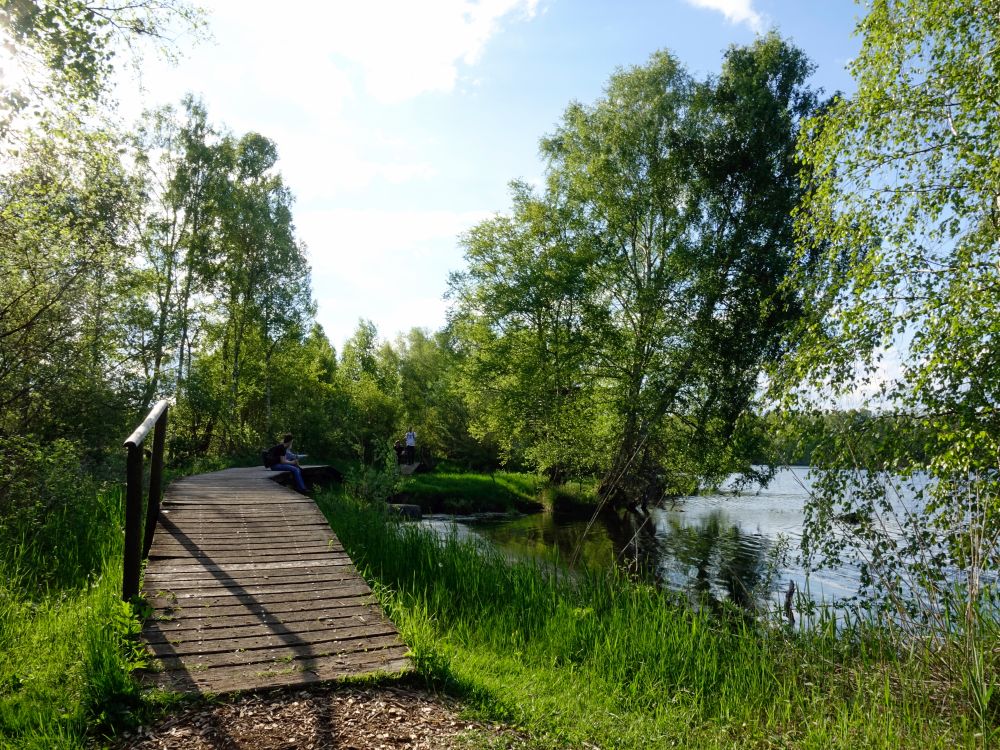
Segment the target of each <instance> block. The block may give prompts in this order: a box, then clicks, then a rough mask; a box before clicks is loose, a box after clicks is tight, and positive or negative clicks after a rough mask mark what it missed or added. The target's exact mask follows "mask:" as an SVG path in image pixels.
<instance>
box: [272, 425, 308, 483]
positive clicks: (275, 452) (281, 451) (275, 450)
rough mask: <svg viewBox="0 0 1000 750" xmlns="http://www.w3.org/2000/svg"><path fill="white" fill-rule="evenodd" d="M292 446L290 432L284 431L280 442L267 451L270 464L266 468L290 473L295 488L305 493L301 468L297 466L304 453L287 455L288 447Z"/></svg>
mask: <svg viewBox="0 0 1000 750" xmlns="http://www.w3.org/2000/svg"><path fill="white" fill-rule="evenodd" d="M291 447H292V433H290V432H288V433H285V436H284V437H283V438H282V440H281V442H280V443H278V444H276V445H274V446H272V447H271V449H270V450H268V452H267V456H268V460H269V463H270V466H269V467H268V468H270V469H271V471H287V472H289V473H290V474H291V475H292V479H293V480H294V481H295V489H296V491H297V492H299V493H300V494H302V495H305V494H307V491H306V483H305V482H304V481H303V479H302V470H301V469H300V468H299V461H298V459H299V458H300V457H301V456H304V455H305V453H301V454H300V453H295V452H291V456H289V449H290V448H291Z"/></svg>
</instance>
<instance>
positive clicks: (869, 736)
mask: <svg viewBox="0 0 1000 750" xmlns="http://www.w3.org/2000/svg"><path fill="white" fill-rule="evenodd" d="M320 504H321V506H322V507H323V508H324V510H325V512H326V513H327V515H328V517H329V518H330V520H331V523H332V525H333V527H334V530H335V531H336V533H337V535H338V536H339V538H340V540H341V541H342V542H343V544H344V545H345V547H346V549H347V550H348V552H349V553H350V554H351V555H352V557H353V559H354V560H355V562H356V563H357V564H358V566H359V568H360V569H361V570H362V571H363V572H364V574H365V575H366V576H367V577H368V579H369V580H370V581H371V582H372V584H373V587H374V588H375V590H376V592H377V593H378V595H379V597H380V598H381V600H382V602H383V605H384V606H385V607H386V609H387V611H388V613H389V615H390V616H391V617H392V619H393V621H394V622H396V624H397V625H398V626H399V628H400V630H401V632H402V635H403V637H404V639H405V640H406V642H407V643H408V644H409V645H410V647H411V649H412V655H413V658H414V661H415V662H416V665H417V667H418V670H419V672H420V674H421V675H423V676H424V677H425V679H427V680H428V681H430V682H432V683H433V684H435V685H437V686H439V687H443V688H445V689H447V690H448V691H450V692H453V693H455V694H457V695H459V696H461V697H462V698H464V699H465V701H466V703H467V704H468V705H469V706H470V707H471V710H473V711H474V713H475V714H476V715H477V716H478V717H480V718H484V719H487V720H491V721H501V722H506V723H510V724H512V725H514V726H517V727H521V728H523V729H525V730H526V731H527V732H528V733H529V734H530V736H531V737H533V738H534V740H533V742H534V743H535V744H537V745H538V746H553V747H587V746H594V745H596V746H599V747H601V748H649V747H719V748H731V747H754V748H773V747H802V748H838V747H839V748H857V747H879V748H900V747H910V748H931V747H942V748H944V747H955V746H957V747H987V746H988V743H989V739H987V738H985V737H983V736H982V735H979V736H977V734H976V731H977V730H976V728H975V725H974V722H973V721H972V720H971V719H967V718H966V717H967V716H968V715H969V713H968V712H967V711H966V710H965V708H964V707H963V705H962V703H961V702H960V701H959V700H957V699H956V698H955V697H954V695H953V694H952V693H951V692H949V690H948V689H947V686H946V685H942V684H941V683H940V681H938V680H936V679H935V678H934V676H933V675H931V674H929V673H927V671H926V670H925V669H924V668H923V667H922V665H921V664H922V663H921V662H920V661H918V660H913V659H909V658H907V657H906V656H905V655H900V654H899V652H898V651H897V650H895V649H892V648H890V646H889V645H888V642H887V641H886V640H884V639H880V638H878V637H876V634H867V635H865V636H863V637H862V636H860V635H859V634H858V632H857V631H853V632H850V633H840V634H838V633H836V631H835V629H833V628H826V629H823V628H820V629H817V630H816V631H813V632H810V633H807V634H793V633H790V632H788V631H787V630H785V629H783V628H780V627H772V626H767V625H764V624H761V623H759V622H757V621H755V620H753V619H750V618H747V617H743V616H740V615H738V614H736V613H731V614H730V615H729V616H725V617H719V616H718V615H712V614H709V613H707V612H696V611H694V610H692V609H691V608H690V607H689V606H687V605H686V603H685V602H683V601H680V600H678V599H677V598H676V597H675V596H673V595H671V594H669V593H666V592H663V591H661V590H658V589H656V588H653V587H650V586H647V585H643V584H639V583H636V582H634V581H631V580H628V579H626V578H625V577H623V576H620V575H616V574H608V573H607V572H604V573H594V572H590V573H587V572H583V573H578V574H574V575H572V576H567V575H564V574H561V573H560V572H559V571H560V570H561V569H560V568H559V567H558V565H557V563H556V562H553V563H552V565H551V567H546V566H545V565H541V564H538V563H534V564H532V563H515V564H511V563H510V562H509V561H508V560H505V559H504V558H503V557H502V556H501V555H500V554H499V553H497V552H495V551H492V550H491V549H489V548H484V547H483V546H482V545H477V544H475V543H470V542H462V541H459V540H458V539H457V538H454V537H453V538H450V539H447V540H445V541H441V540H439V539H437V538H436V537H435V536H434V535H432V534H430V533H428V532H427V531H425V530H422V529H421V528H420V527H418V526H415V525H412V524H405V523H399V522H397V521H394V520H393V519H392V518H390V517H387V516H386V515H385V514H383V513H381V512H379V511H378V510H377V509H375V508H373V507H371V506H367V505H363V504H359V503H356V502H354V501H352V500H350V499H349V498H347V497H345V495H344V494H343V492H338V491H332V492H327V493H325V494H323V495H322V496H321V497H320Z"/></svg>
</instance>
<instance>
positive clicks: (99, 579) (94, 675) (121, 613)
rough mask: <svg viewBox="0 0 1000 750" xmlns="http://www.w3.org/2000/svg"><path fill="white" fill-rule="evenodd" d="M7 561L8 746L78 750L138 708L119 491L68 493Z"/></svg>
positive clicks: (3, 716)
mask: <svg viewBox="0 0 1000 750" xmlns="http://www.w3.org/2000/svg"><path fill="white" fill-rule="evenodd" d="M61 493H62V494H61V497H60V502H58V503H52V504H51V511H50V512H49V513H47V514H46V515H44V516H43V517H37V518H33V519H31V521H32V523H31V525H30V526H28V525H22V526H21V527H20V528H18V527H17V526H15V525H13V524H8V525H7V526H6V527H5V532H6V534H7V540H6V541H7V542H8V543H7V544H5V545H4V546H3V552H2V555H0V746H3V747H25V748H78V747H83V746H84V744H85V743H86V740H87V736H88V734H92V733H93V732H94V731H95V730H98V729H100V728H102V727H108V726H112V725H114V724H117V723H120V722H121V721H123V720H124V719H127V716H128V714H129V713H130V712H131V711H133V710H134V709H135V708H136V707H137V706H138V705H139V697H138V693H137V691H136V689H135V687H134V685H133V683H132V681H131V678H130V677H129V671H130V670H131V669H132V668H133V667H134V666H135V664H136V659H137V651H136V646H135V645H134V644H133V643H132V641H131V640H130V636H131V635H132V634H134V633H135V631H136V630H137V628H138V624H137V621H136V620H135V618H134V617H133V616H132V611H131V605H129V604H126V603H123V602H122V601H121V577H122V534H121V529H122V521H123V507H122V495H121V492H120V491H117V490H108V491H97V490H96V488H95V487H94V486H93V485H92V484H90V483H88V482H85V481H81V482H80V483H78V484H77V485H75V486H73V487H70V486H64V487H62V488H61Z"/></svg>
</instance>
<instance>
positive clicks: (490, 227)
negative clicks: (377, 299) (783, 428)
mask: <svg viewBox="0 0 1000 750" xmlns="http://www.w3.org/2000/svg"><path fill="white" fill-rule="evenodd" d="M810 71H811V68H810V65H809V63H808V61H807V60H806V58H805V56H804V55H803V54H802V52H801V51H799V50H797V49H795V48H794V47H792V46H790V45H788V44H787V43H785V42H784V41H782V40H781V39H780V38H778V37H777V36H776V35H771V36H767V37H764V38H761V39H758V40H757V41H756V42H755V43H754V44H752V45H750V46H748V47H733V48H732V49H730V50H729V51H728V52H727V53H726V55H725V59H724V61H723V66H722V73H721V75H719V76H718V77H717V78H709V79H707V80H705V81H695V80H694V79H692V77H691V76H690V75H689V74H688V73H687V72H686V71H685V70H684V69H683V67H682V66H681V65H680V63H679V62H678V61H677V60H676V59H675V58H673V57H672V56H670V55H669V54H667V53H659V54H656V55H654V56H653V57H652V58H651V60H650V61H649V63H648V64H647V65H645V66H642V67H637V68H633V69H630V70H626V71H621V72H619V73H617V74H615V75H614V76H613V77H612V78H611V81H610V82H609V84H608V86H607V89H606V92H605V95H604V97H602V98H601V99H600V100H599V101H598V102H596V103H595V104H594V105H592V106H585V105H581V104H573V105H571V106H570V107H569V109H568V110H567V111H566V113H565V115H564V116H563V121H562V123H561V124H560V126H559V127H558V128H557V130H556V131H555V132H554V133H553V134H552V135H551V136H549V137H547V138H545V139H544V140H543V141H542V153H543V155H544V156H545V158H546V160H547V164H548V167H547V179H546V186H545V188H544V191H543V192H542V194H540V195H537V194H536V193H535V192H534V191H532V190H531V189H530V188H529V187H527V186H526V185H523V184H520V183H515V184H514V186H513V202H514V211H513V215H512V216H509V217H498V218H495V219H491V220H489V221H486V222H484V223H482V224H480V225H479V226H477V227H475V228H474V229H473V230H472V231H471V232H469V234H468V235H467V236H466V239H465V246H466V259H467V262H468V266H469V268H468V271H466V272H465V273H463V274H460V275H458V276H456V277H455V278H454V280H453V283H452V289H453V294H454V295H455V297H456V300H457V305H456V312H455V316H454V323H453V327H454V330H455V332H456V334H457V335H458V338H459V340H460V342H461V345H462V346H463V349H464V350H465V351H466V352H467V353H468V366H467V368H466V370H465V380H466V384H467V386H466V387H467V389H468V391H469V393H470V394H472V395H470V398H473V399H474V400H475V404H476V407H477V409H476V413H475V417H474V424H475V426H476V429H477V430H478V431H479V433H480V434H493V435H495V436H496V439H497V440H498V442H500V444H501V445H502V446H503V447H504V449H505V451H506V452H507V454H508V455H520V456H523V457H524V459H525V460H527V461H529V462H530V463H532V464H534V465H537V466H539V467H540V468H541V469H543V470H546V471H548V472H549V474H550V475H551V476H553V477H555V478H558V477H562V476H565V475H566V474H567V473H580V472H599V473H600V474H601V475H602V476H603V477H604V479H603V485H602V495H603V497H604V498H605V499H606V500H608V501H610V502H611V503H613V504H615V505H618V504H625V503H630V504H634V503H636V502H638V501H639V500H649V499H654V500H655V499H658V498H659V497H661V496H662V495H663V493H664V492H665V491H666V492H673V493H679V494H685V493H688V492H694V491H697V490H698V488H699V487H700V486H702V485H703V484H704V483H705V482H714V481H718V480H720V479H721V478H723V477H725V476H726V475H728V474H730V473H732V472H734V471H735V472H742V473H744V474H746V475H750V476H758V471H757V469H755V468H754V466H753V465H752V460H753V459H754V458H756V457H757V456H758V455H759V453H760V450H759V449H760V445H759V443H760V437H759V426H758V424H757V421H756V420H755V419H754V417H753V411H752V404H753V401H754V398H755V395H756V393H757V390H758V376H759V374H760V372H761V369H762V367H763V366H765V365H766V364H768V363H774V362H776V361H778V360H779V359H780V358H781V357H782V356H783V354H784V353H785V352H786V351H787V349H788V346H789V343H790V339H789V337H788V336H787V333H788V331H789V329H790V326H791V324H792V323H793V322H794V321H795V320H796V319H797V317H798V314H799V303H798V299H797V298H798V294H797V292H796V291H795V290H794V289H792V288H791V287H790V286H788V285H785V284H784V283H783V282H784V281H785V279H786V278H787V276H788V274H789V272H790V270H791V267H792V265H793V263H794V262H795V247H794V237H793V224H792V218H791V213H792V210H793V208H794V207H795V205H796V204H797V202H798V199H799V195H800V187H799V185H800V180H799V174H798V173H799V167H798V165H797V164H796V163H795V144H796V138H797V135H798V130H799V126H800V123H801V122H802V120H803V118H805V117H806V116H808V115H809V114H811V113H812V112H813V111H814V110H815V109H816V106H817V100H816V95H815V93H813V92H812V91H811V90H810V89H809V88H808V87H807V85H806V78H807V77H808V75H809V73H810Z"/></svg>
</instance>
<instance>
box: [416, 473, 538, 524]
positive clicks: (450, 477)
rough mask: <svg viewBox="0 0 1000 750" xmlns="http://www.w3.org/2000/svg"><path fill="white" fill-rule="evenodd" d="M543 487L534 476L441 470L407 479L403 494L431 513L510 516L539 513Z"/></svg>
mask: <svg viewBox="0 0 1000 750" xmlns="http://www.w3.org/2000/svg"><path fill="white" fill-rule="evenodd" d="M541 487H542V483H541V480H539V478H538V477H537V476H535V475H534V474H526V473H517V472H505V471H498V472H495V473H493V474H476V473H472V472H447V471H440V470H439V471H434V472H430V473H427V474H414V475H412V476H410V477H406V478H404V480H403V483H402V487H401V494H403V495H404V496H405V497H406V499H407V501H408V502H411V503H416V504H418V505H420V507H421V508H422V509H423V510H424V512H428V513H430V512H433V513H459V514H461V513H510V512H514V511H532V510H540V509H541V507H542V506H541V504H540V503H539V501H538V494H539V491H540V490H541Z"/></svg>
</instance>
